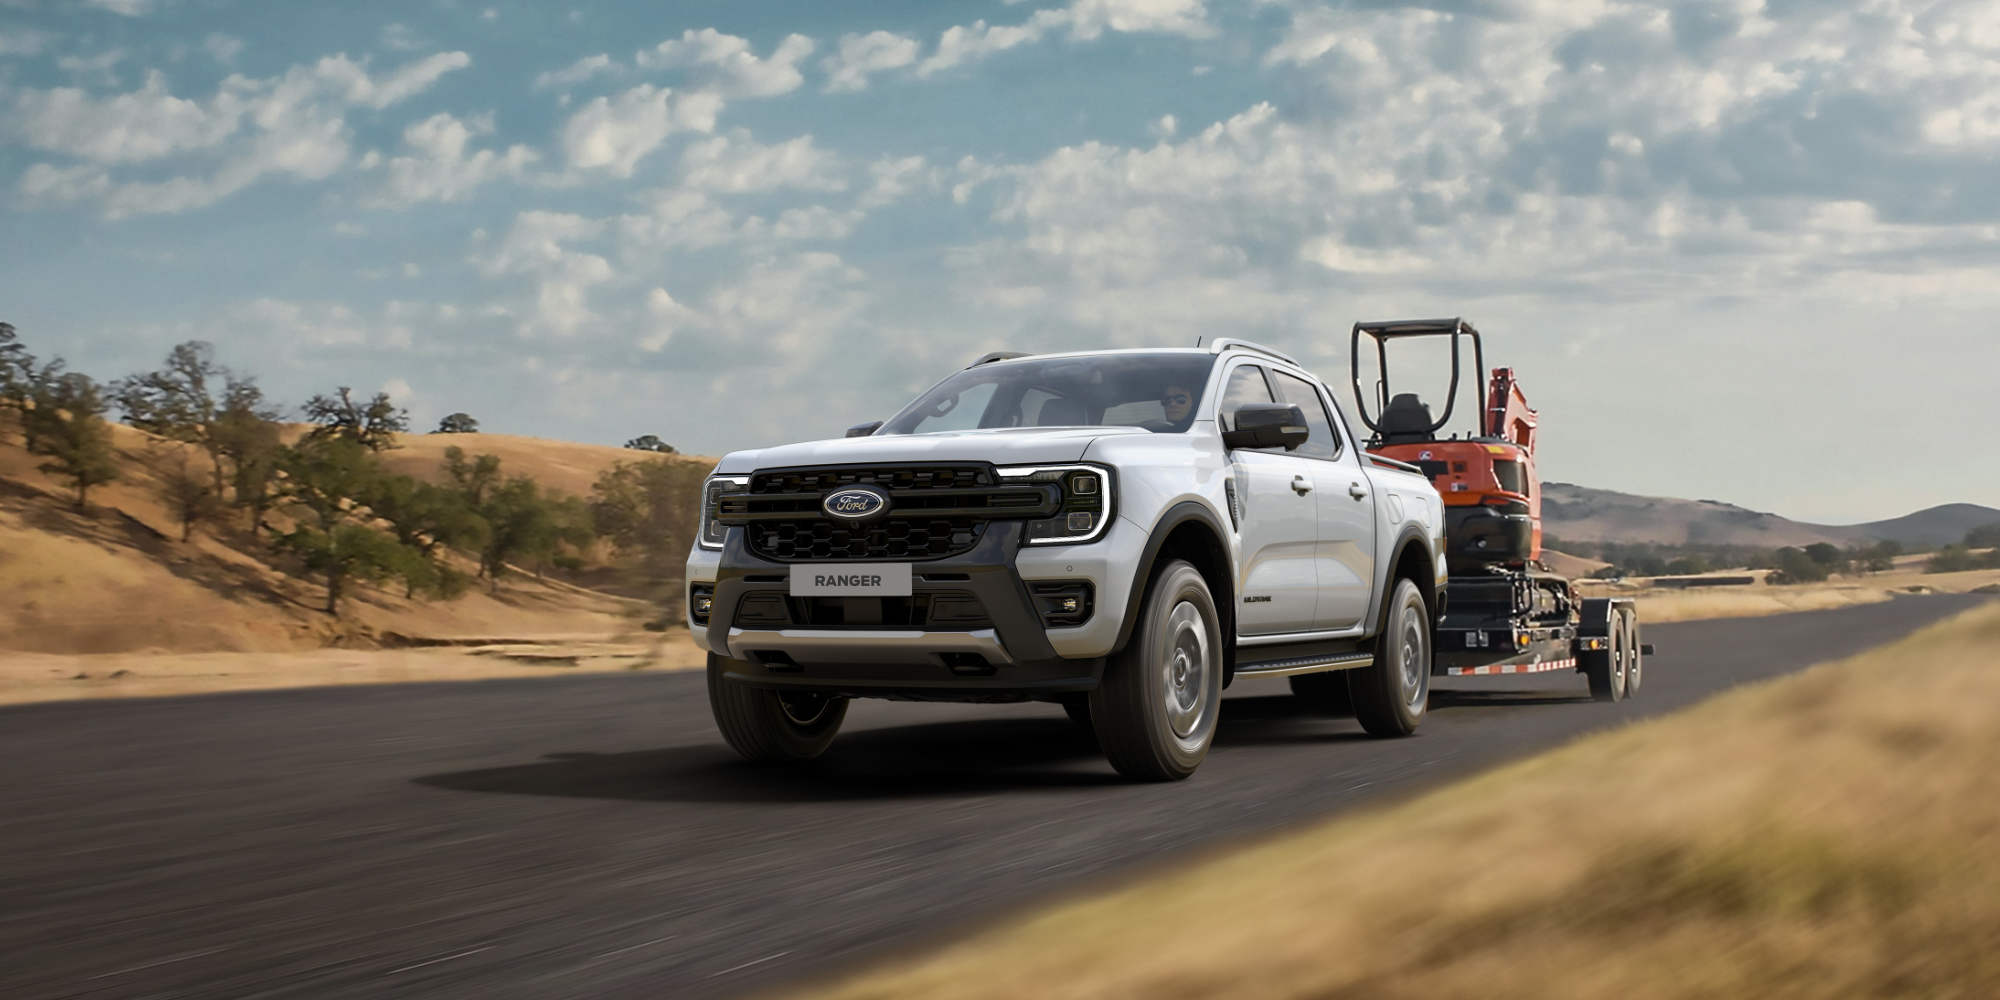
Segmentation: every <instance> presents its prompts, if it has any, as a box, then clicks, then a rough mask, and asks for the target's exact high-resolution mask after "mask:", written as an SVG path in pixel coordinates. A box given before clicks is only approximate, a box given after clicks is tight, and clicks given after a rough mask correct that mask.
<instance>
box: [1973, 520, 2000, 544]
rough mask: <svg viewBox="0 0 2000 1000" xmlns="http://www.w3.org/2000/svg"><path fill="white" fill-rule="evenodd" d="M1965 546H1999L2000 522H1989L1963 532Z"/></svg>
mask: <svg viewBox="0 0 2000 1000" xmlns="http://www.w3.org/2000/svg"><path fill="white" fill-rule="evenodd" d="M1965 547H1966V548H1968V549H1996V548H2000V524H1989V525H1986V526H1985V527H1982V528H1974V529H1972V530H1971V531H1968V532H1966V533H1965Z"/></svg>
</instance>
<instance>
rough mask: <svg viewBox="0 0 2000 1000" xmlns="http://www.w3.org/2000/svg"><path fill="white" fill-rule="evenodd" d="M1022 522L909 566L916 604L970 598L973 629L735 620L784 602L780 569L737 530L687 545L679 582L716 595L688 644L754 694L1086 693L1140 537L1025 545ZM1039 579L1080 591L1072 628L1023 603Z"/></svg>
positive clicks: (785, 571) (1110, 639) (1125, 529)
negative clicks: (1087, 599)
mask: <svg viewBox="0 0 2000 1000" xmlns="http://www.w3.org/2000/svg"><path fill="white" fill-rule="evenodd" d="M1022 530H1023V529H1022V524H1021V523H1020V522H1010V521H996V522H993V523H992V524H991V525H990V526H989V528H988V529H987V531H986V532H985V534H984V536H983V537H982V538H981V540H980V542H979V544H978V545H977V546H975V547H974V548H973V549H972V551H970V552H967V553H965V554H964V555H962V556H956V557H950V558H945V559H932V560H922V561H918V562H915V563H912V570H913V574H914V577H913V581H912V589H913V591H914V593H915V594H917V595H924V594H932V593H944V592H955V593H958V594H971V595H972V596H973V597H975V598H976V599H977V601H978V603H979V605H980V606H981V607H982V608H983V609H984V611H985V613H986V618H987V620H988V621H987V623H986V624H984V625H983V626H981V627H973V628H964V629H961V630H951V629H949V628H942V627H938V626H928V627H923V628H907V629H905V628H879V627H873V626H868V627H861V628H800V627H792V626H776V627H774V626H770V625H765V624H746V623H743V622H739V621H737V620H736V618H737V616H738V613H739V609H740V608H741V607H742V604H743V599H744V598H745V597H746V596H751V595H755V594H775V595H785V594H787V592H788V582H787V581H788V579H789V572H790V569H791V566H792V565H793V564H790V563H782V562H776V561H771V560H766V559H763V558H761V557H759V556H756V555H754V554H752V553H751V552H750V551H749V550H748V547H747V546H746V545H745V543H744V533H743V532H742V531H741V530H740V529H732V530H730V531H729V533H728V535H727V538H726V540H725V541H724V543H723V547H722V549H720V550H710V549H700V548H697V549H696V550H695V552H694V553H693V554H692V555H691V556H690V558H689V561H688V574H687V576H688V585H689V586H690V587H692V586H694V585H696V584H708V585H711V586H713V587H714V601H713V605H712V607H713V610H712V612H711V615H710V618H709V621H708V623H707V625H705V626H704V625H700V624H697V623H695V622H694V621H693V620H692V619H690V620H689V622H688V627H689V630H690V632H691V633H692V635H693V637H694V641H695V644H696V645H698V646H701V647H702V648H704V649H707V650H709V651H711V652H713V653H716V654H717V655H719V656H721V657H723V658H724V659H725V660H727V661H728V662H727V666H726V668H725V669H726V671H727V673H728V676H730V677H732V678H734V679H736V680H740V681H743V682H746V683H751V684H756V685H758V686H762V687H795V688H812V689H815V690H822V691H829V692H835V693H843V694H850V695H868V696H876V697H909V698H931V699H949V700H960V699H964V700H1011V699H1019V698H1035V697H1048V696H1054V695H1057V694H1062V693H1067V692H1076V691H1088V690H1090V689H1092V688H1094V687H1096V686H1097V682H1098V678H1099V677H1100V676H1101V675H1102V672H1103V662H1104V661H1103V658H1104V657H1105V656H1106V655H1108V654H1109V653H1110V652H1111V651H1112V648H1113V646H1114V645H1115V644H1116V642H1117V638H1118V632H1119V625H1120V624H1121V623H1122V621H1123V618H1124V616H1125V614H1126V611H1127V604H1128V602H1129V598H1130V590H1131V580H1132V578H1133V576H1134V574H1136V573H1137V572H1138V571H1139V567H1138V561H1139V558H1140V555H1141V552H1142V551H1143V549H1144V545H1143V542H1144V535H1145V532H1144V530H1143V529H1141V528H1139V527H1137V526H1136V525H1133V524H1132V523H1130V522H1128V521H1125V520H1123V519H1122V518H1119V519H1114V521H1113V523H1112V526H1111V527H1110V528H1109V529H1108V530H1107V531H1106V532H1105V534H1104V535H1103V536H1102V537H1100V538H1098V539H1097V540H1096V541H1094V542H1090V543H1088V544H1083V545H1032V546H1031V545H1023V544H1022V543H1021V535H1022ZM1037 582H1087V583H1089V584H1091V589H1092V592H1093V611H1092V614H1091V617H1090V619H1089V620H1088V621H1086V622H1084V623H1083V624H1082V625H1078V626H1074V627H1065V628H1050V627H1047V626H1045V625H1044V624H1043V621H1042V618H1041V614H1040V612H1039V610H1038V609H1037V607H1036V605H1035V602H1034V600H1033V599H1032V597H1031V596H1030V594H1029V590H1028V588H1029V586H1030V585H1031V584H1034V583H1037Z"/></svg>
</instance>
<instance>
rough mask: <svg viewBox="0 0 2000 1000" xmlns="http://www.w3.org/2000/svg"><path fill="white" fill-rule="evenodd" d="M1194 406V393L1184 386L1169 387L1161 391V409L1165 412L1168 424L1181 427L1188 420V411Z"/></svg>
mask: <svg viewBox="0 0 2000 1000" xmlns="http://www.w3.org/2000/svg"><path fill="white" fill-rule="evenodd" d="M1193 406H1194V393H1192V392H1190V391H1188V387H1187V386H1184V385H1169V386H1167V387H1166V388H1165V389H1162V390H1160V409H1161V410H1162V411H1164V412H1165V414H1166V418H1167V423H1170V424H1173V425H1175V426H1179V425H1180V422H1181V421H1183V420H1186V419H1187V415H1188V410H1189V409H1191V408H1193Z"/></svg>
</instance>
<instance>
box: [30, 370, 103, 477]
mask: <svg viewBox="0 0 2000 1000" xmlns="http://www.w3.org/2000/svg"><path fill="white" fill-rule="evenodd" d="M61 364H62V362H61V360H60V359H58V360H57V361H54V362H51V368H54V367H55V366H60V365H61ZM49 371H50V369H49V368H45V369H44V370H43V373H42V374H41V375H39V376H38V381H37V384H36V385H35V395H34V398H33V399H32V400H31V401H30V402H31V403H32V408H31V409H30V410H28V411H27V419H26V421H25V422H24V425H23V426H24V429H26V430H27V431H28V439H29V442H30V444H29V446H28V450H29V452H30V453H32V454H36V455H42V456H46V457H47V458H48V459H49V460H48V461H46V462H43V463H42V464H41V466H40V468H41V470H42V471H43V472H46V473H49V474H50V475H53V476H57V477H60V478H62V479H65V480H68V481H69V484H70V488H71V489H74V490H75V491H76V509H77V510H88V509H89V497H90V488H91V487H93V486H99V485H102V484H104V483H108V482H111V481H113V480H115V479H117V478H118V463H117V452H116V451H115V450H114V449H113V448H112V445H111V425H110V424H108V423H105V422H104V409H105V406H104V394H103V392H102V390H100V389H99V388H98V386H97V382H96V381H95V380H93V379H92V378H91V377H90V376H88V375H85V374H83V373H82V372H70V373H68V374H65V375H60V376H56V377H53V378H49V377H47V373H48V372H49Z"/></svg>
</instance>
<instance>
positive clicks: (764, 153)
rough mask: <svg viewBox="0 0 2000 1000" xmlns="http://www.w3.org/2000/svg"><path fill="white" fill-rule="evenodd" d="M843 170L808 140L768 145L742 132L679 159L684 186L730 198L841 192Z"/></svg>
mask: <svg viewBox="0 0 2000 1000" xmlns="http://www.w3.org/2000/svg"><path fill="white" fill-rule="evenodd" d="M841 169H842V165H841V163H840V160H839V158H838V157H836V156H834V155H833V154H831V153H828V152H826V151H825V150H823V149H820V148H819V147H817V146H815V145H813V137H812V136H810V135H802V136H799V137H797V138H795V139H790V140H787V141H785V142H780V143H776V144H773V145H768V146H767V145H762V144H760V143H758V142H757V141H756V140H755V139H752V138H751V137H750V133H748V132H746V131H743V130H741V129H738V130H736V131H734V132H731V133H730V134H728V135H721V136H716V137H715V138H712V139H704V140H701V141H699V142H696V143H693V144H692V145H690V146H688V148H687V150H686V151H685V152H683V153H682V154H681V176H682V183H684V184H685V185H687V186H688V187H690V188H694V189H699V190H705V191H720V192H726V193H731V194H740V193H743V192H746V191H769V190H774V189H778V188H796V189H800V190H807V191H839V190H841V189H843V188H845V187H846V186H847V181H846V179H845V178H844V177H843V176H841Z"/></svg>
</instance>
